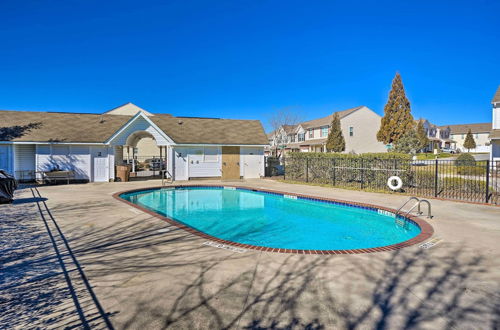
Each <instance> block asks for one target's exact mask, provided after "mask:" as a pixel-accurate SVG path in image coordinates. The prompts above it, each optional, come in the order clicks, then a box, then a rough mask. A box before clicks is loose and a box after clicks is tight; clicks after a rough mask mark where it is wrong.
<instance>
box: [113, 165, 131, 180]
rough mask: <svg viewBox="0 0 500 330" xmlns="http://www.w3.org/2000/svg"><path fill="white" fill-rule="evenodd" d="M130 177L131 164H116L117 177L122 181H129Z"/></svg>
mask: <svg viewBox="0 0 500 330" xmlns="http://www.w3.org/2000/svg"><path fill="white" fill-rule="evenodd" d="M129 177H130V166H129V165H117V166H116V178H117V179H118V180H117V181H120V182H128V180H129Z"/></svg>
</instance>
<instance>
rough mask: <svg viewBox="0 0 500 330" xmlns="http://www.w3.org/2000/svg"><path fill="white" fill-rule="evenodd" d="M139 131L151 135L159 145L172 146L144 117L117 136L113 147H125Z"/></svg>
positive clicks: (138, 118)
mask: <svg viewBox="0 0 500 330" xmlns="http://www.w3.org/2000/svg"><path fill="white" fill-rule="evenodd" d="M137 131H145V132H148V133H150V134H151V135H152V136H153V137H154V139H155V141H156V144H157V145H167V144H170V142H169V141H168V140H166V139H165V138H164V137H163V136H162V134H161V133H160V132H159V131H158V130H157V129H156V128H154V127H153V126H152V125H151V124H150V123H149V122H148V121H147V120H146V119H144V118H143V117H137V118H136V119H135V121H134V122H133V123H131V124H130V126H128V127H127V128H126V129H124V130H123V131H122V132H120V134H119V135H118V136H116V137H115V138H114V139H113V141H112V142H111V143H112V144H113V145H119V146H123V145H126V144H127V138H128V137H129V136H130V135H131V134H133V133H135V132H137Z"/></svg>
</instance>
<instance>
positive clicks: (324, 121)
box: [300, 106, 364, 129]
mask: <svg viewBox="0 0 500 330" xmlns="http://www.w3.org/2000/svg"><path fill="white" fill-rule="evenodd" d="M361 108H364V106H359V107H355V108H351V109H347V110H342V111H337V112H334V113H332V114H331V115H328V116H326V117H323V118H318V119H313V120H309V121H305V122H302V123H300V126H302V128H304V129H309V128H317V127H321V126H329V125H330V124H331V123H332V120H333V115H334V114H335V113H337V114H338V115H339V118H340V119H342V118H344V117H346V116H348V115H350V114H351V113H353V112H354V111H357V110H359V109H361Z"/></svg>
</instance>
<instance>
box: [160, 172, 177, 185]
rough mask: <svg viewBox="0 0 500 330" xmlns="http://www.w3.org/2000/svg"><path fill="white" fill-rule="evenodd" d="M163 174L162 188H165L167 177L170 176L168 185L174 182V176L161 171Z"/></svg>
mask: <svg viewBox="0 0 500 330" xmlns="http://www.w3.org/2000/svg"><path fill="white" fill-rule="evenodd" d="M161 172H162V174H161V186H162V187H165V181H166V180H165V175H166V174H168V176H169V178H168V183H173V182H174V177H173V176H172V174H171V173H170V172H169V171H168V170H162V171H161Z"/></svg>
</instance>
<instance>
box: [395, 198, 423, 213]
mask: <svg viewBox="0 0 500 330" xmlns="http://www.w3.org/2000/svg"><path fill="white" fill-rule="evenodd" d="M411 200H416V201H417V204H418V203H419V202H420V199H418V198H417V197H415V196H412V197H410V198H409V199H408V200H407V201H406V202H404V204H403V205H401V207H400V208H399V209H398V210H397V211H396V214H399V211H401V210H402V209H403V207H404V206H405V205H406V204H408V203H409V202H410V201H411ZM415 205H416V204H415ZM412 209H413V207H412Z"/></svg>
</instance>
